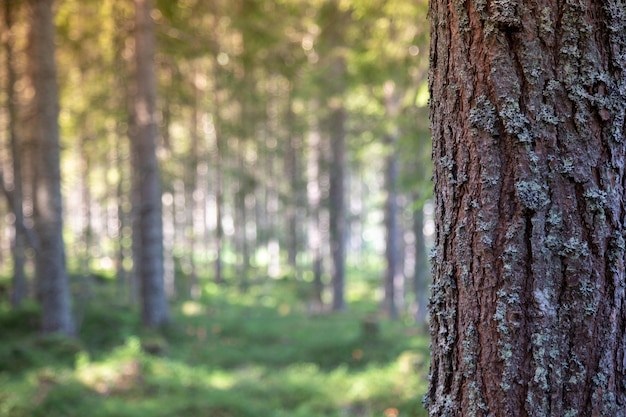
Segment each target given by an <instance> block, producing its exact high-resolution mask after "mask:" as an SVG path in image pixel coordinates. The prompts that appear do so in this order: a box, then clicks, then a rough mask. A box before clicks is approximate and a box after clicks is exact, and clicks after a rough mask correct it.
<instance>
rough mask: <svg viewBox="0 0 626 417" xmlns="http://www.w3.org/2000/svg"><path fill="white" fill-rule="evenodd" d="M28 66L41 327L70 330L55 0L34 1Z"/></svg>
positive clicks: (72, 324)
mask: <svg viewBox="0 0 626 417" xmlns="http://www.w3.org/2000/svg"><path fill="white" fill-rule="evenodd" d="M30 7H31V13H32V15H31V16H32V20H31V27H30V45H29V53H30V66H31V67H30V69H31V71H32V77H33V86H34V89H35V96H34V99H33V100H34V106H33V111H34V126H35V136H36V150H35V158H36V159H35V161H36V163H35V169H36V171H35V193H34V198H35V200H34V219H35V230H36V232H37V236H38V238H39V250H38V251H37V254H36V271H37V272H36V273H37V283H38V285H39V295H40V296H41V302H42V309H43V312H42V316H43V317H42V330H43V331H44V332H46V333H51V332H58V333H62V334H66V335H72V334H73V333H74V331H75V329H74V320H73V318H72V307H71V295H70V288H69V278H68V275H67V270H66V265H65V244H64V242H63V212H62V207H63V202H62V197H61V167H60V144H59V124H58V118H59V95H58V89H57V80H56V63H55V57H54V54H55V44H54V16H53V12H52V0H31V1H30Z"/></svg>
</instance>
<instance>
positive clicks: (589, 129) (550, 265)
mask: <svg viewBox="0 0 626 417" xmlns="http://www.w3.org/2000/svg"><path fill="white" fill-rule="evenodd" d="M430 19H431V52H430V58H431V74H430V92H431V101H430V103H431V126H432V135H433V141H434V144H433V158H434V163H435V174H434V179H435V191H436V211H437V214H436V223H437V226H436V232H437V234H436V242H435V256H434V270H433V271H434V282H433V286H432V296H431V304H430V313H431V335H432V353H431V370H430V387H429V392H428V396H427V401H426V402H427V404H428V406H429V410H430V415H431V416H469V415H472V416H485V417H486V416H507V415H511V416H521V417H524V416H533V417H536V416H569V417H571V416H623V415H626V387H625V385H624V383H623V381H624V378H625V377H626V375H625V373H626V369H625V368H626V356H625V352H626V350H625V348H626V339H625V338H624V334H625V332H626V327H625V324H626V323H625V319H626V311H625V308H624V295H625V293H624V291H625V287H626V283H625V281H624V278H625V268H624V255H625V250H626V243H625V240H624V232H625V225H624V221H625V220H624V219H625V218H626V209H625V208H624V204H623V202H624V198H625V191H626V189H625V188H626V185H625V184H626V178H625V172H624V170H625V166H626V165H625V153H626V148H625V146H624V141H625V140H626V137H624V130H625V126H624V123H625V122H624V119H625V109H626V82H625V81H624V80H626V74H625V68H626V9H625V7H624V3H623V2H617V1H608V0H605V1H598V2H592V1H589V0H582V1H579V2H558V4H557V3H555V2H547V1H544V0H541V1H538V2H533V3H524V2H517V1H493V2H490V3H487V2H482V1H479V2H460V1H456V2H453V3H452V4H450V3H449V2H444V1H440V0H435V1H432V2H431V3H430Z"/></svg>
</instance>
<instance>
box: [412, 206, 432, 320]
mask: <svg viewBox="0 0 626 417" xmlns="http://www.w3.org/2000/svg"><path fill="white" fill-rule="evenodd" d="M414 200H417V198H415V199H414ZM413 236H414V239H415V245H414V251H415V254H414V258H415V267H414V271H413V292H414V295H415V321H416V322H417V323H425V322H426V315H427V308H428V282H429V273H428V268H429V267H428V260H427V259H426V242H425V241H424V209H423V208H422V207H418V208H416V209H414V210H413Z"/></svg>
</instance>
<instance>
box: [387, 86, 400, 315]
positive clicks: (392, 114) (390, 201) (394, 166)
mask: <svg viewBox="0 0 626 417" xmlns="http://www.w3.org/2000/svg"><path fill="white" fill-rule="evenodd" d="M384 93H385V116H386V121H387V122H388V123H390V124H391V125H392V126H393V125H394V124H395V120H396V118H397V116H398V112H399V105H400V97H399V96H398V94H397V91H396V88H395V85H394V83H393V82H386V83H385V86H384ZM398 136H399V131H398V128H397V127H396V126H394V127H392V128H391V131H390V132H387V134H386V135H385V138H384V144H385V146H386V152H387V155H386V158H385V192H386V193H387V197H386V200H385V218H384V224H385V260H386V262H387V268H386V270H385V279H384V289H385V297H384V300H383V306H384V309H385V312H386V313H387V314H388V315H389V317H391V318H393V319H396V318H398V308H399V307H401V306H400V305H399V304H400V301H401V299H402V296H403V293H402V291H401V285H400V284H402V281H403V279H402V278H403V277H402V272H401V269H400V226H399V225H398V192H397V183H398V173H399V171H398V169H399V168H398V154H397V151H396V148H397V146H398ZM399 290H400V291H399Z"/></svg>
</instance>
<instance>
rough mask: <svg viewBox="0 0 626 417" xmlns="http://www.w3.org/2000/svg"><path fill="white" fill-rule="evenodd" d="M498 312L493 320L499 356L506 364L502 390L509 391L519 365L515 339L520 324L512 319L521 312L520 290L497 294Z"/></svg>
mask: <svg viewBox="0 0 626 417" xmlns="http://www.w3.org/2000/svg"><path fill="white" fill-rule="evenodd" d="M497 295H498V300H497V301H496V311H495V313H494V315H493V319H494V321H495V323H496V330H497V332H498V335H499V339H498V356H499V358H500V359H501V360H502V362H503V364H504V369H503V372H502V380H501V382H500V388H501V389H502V390H503V391H509V390H510V389H511V387H512V385H513V384H514V383H515V375H516V372H517V365H516V364H515V362H514V352H513V349H514V343H513V338H514V336H515V334H516V332H517V331H518V327H519V323H517V322H515V321H514V320H511V319H510V317H511V316H512V314H510V313H513V312H515V311H519V310H520V298H519V288H516V287H513V288H511V289H509V290H508V291H507V290H504V289H500V290H498V292H497Z"/></svg>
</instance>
